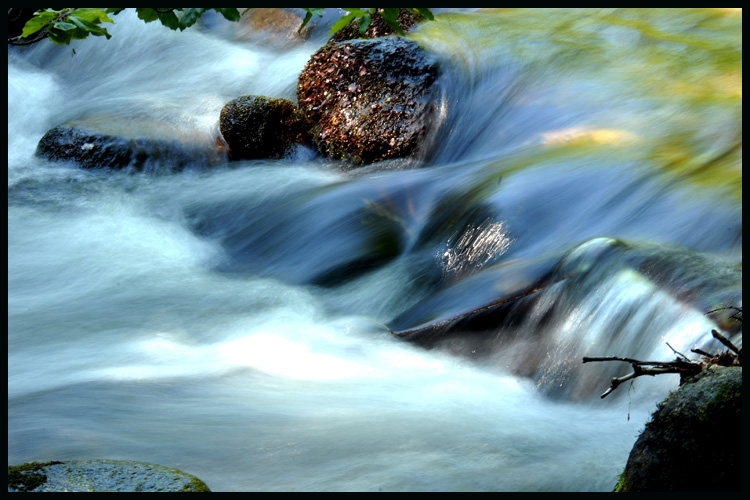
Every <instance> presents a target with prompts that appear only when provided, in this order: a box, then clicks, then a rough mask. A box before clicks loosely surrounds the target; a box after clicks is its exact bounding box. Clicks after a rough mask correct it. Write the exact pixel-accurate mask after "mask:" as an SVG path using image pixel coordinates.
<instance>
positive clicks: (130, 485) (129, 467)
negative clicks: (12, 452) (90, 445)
mask: <svg viewBox="0 0 750 500" xmlns="http://www.w3.org/2000/svg"><path fill="white" fill-rule="evenodd" d="M8 491H9V492H16V491H34V492H36V491H76V492H78V491H119V492H134V491H148V492H150V491H166V492H173V491H177V492H208V491H211V490H209V489H208V487H207V486H206V485H205V483H204V482H203V481H201V480H200V479H198V478H197V477H195V476H192V475H190V474H187V473H185V472H182V471H179V470H177V469H172V468H170V467H165V466H163V465H156V464H149V463H146V462H136V461H132V460H69V461H66V462H47V463H42V464H39V463H37V462H31V463H28V464H23V465H17V466H9V467H8Z"/></svg>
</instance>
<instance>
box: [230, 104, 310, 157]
mask: <svg viewBox="0 0 750 500" xmlns="http://www.w3.org/2000/svg"><path fill="white" fill-rule="evenodd" d="M308 128H309V125H308V124H307V122H306V120H305V118H304V115H303V114H302V113H301V112H300V110H299V109H298V108H297V106H295V105H294V103H293V102H291V101H289V100H288V99H275V98H271V97H265V96H259V95H243V96H240V97H237V98H235V99H232V100H231V101H229V102H228V103H227V104H225V105H224V107H223V108H222V110H221V115H220V117H219V129H220V130H221V135H222V136H223V137H224V140H226V141H227V144H228V146H229V155H230V158H232V159H243V158H245V159H252V158H280V157H282V156H284V154H286V153H287V152H289V150H290V149H291V148H292V147H293V145H294V144H295V143H310V142H311V140H310V138H309V135H308V132H307V130H308Z"/></svg>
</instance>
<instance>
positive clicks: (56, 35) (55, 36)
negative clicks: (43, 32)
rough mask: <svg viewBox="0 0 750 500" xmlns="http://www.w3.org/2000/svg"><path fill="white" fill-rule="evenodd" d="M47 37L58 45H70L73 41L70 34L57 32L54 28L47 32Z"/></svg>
mask: <svg viewBox="0 0 750 500" xmlns="http://www.w3.org/2000/svg"><path fill="white" fill-rule="evenodd" d="M47 37H48V38H49V39H50V40H51V41H52V42H53V43H55V44H57V45H63V44H65V45H68V44H69V43H70V40H71V36H70V32H68V31H61V30H56V29H54V28H50V29H48V30H47Z"/></svg>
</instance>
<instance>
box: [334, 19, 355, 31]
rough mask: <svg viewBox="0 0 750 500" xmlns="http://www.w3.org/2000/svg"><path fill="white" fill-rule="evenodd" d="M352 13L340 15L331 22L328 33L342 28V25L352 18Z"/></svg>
mask: <svg viewBox="0 0 750 500" xmlns="http://www.w3.org/2000/svg"><path fill="white" fill-rule="evenodd" d="M354 17H355V16H354V14H347V15H345V16H342V17H341V18H340V19H339V20H338V21H336V22H335V23H333V26H331V29H330V33H331V34H333V33H336V32H337V31H339V30H340V29H342V28H343V27H344V26H346V25H347V24H349V23H350V22H351V20H352V19H354Z"/></svg>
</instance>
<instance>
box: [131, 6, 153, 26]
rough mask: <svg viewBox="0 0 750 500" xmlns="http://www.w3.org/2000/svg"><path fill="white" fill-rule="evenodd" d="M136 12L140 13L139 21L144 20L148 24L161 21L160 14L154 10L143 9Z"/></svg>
mask: <svg viewBox="0 0 750 500" xmlns="http://www.w3.org/2000/svg"><path fill="white" fill-rule="evenodd" d="M135 11H136V12H137V13H138V19H142V20H143V21H144V22H146V23H150V22H153V21H156V20H157V19H159V13H158V12H156V11H155V10H154V9H151V8H148V7H142V8H138V9H135Z"/></svg>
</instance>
